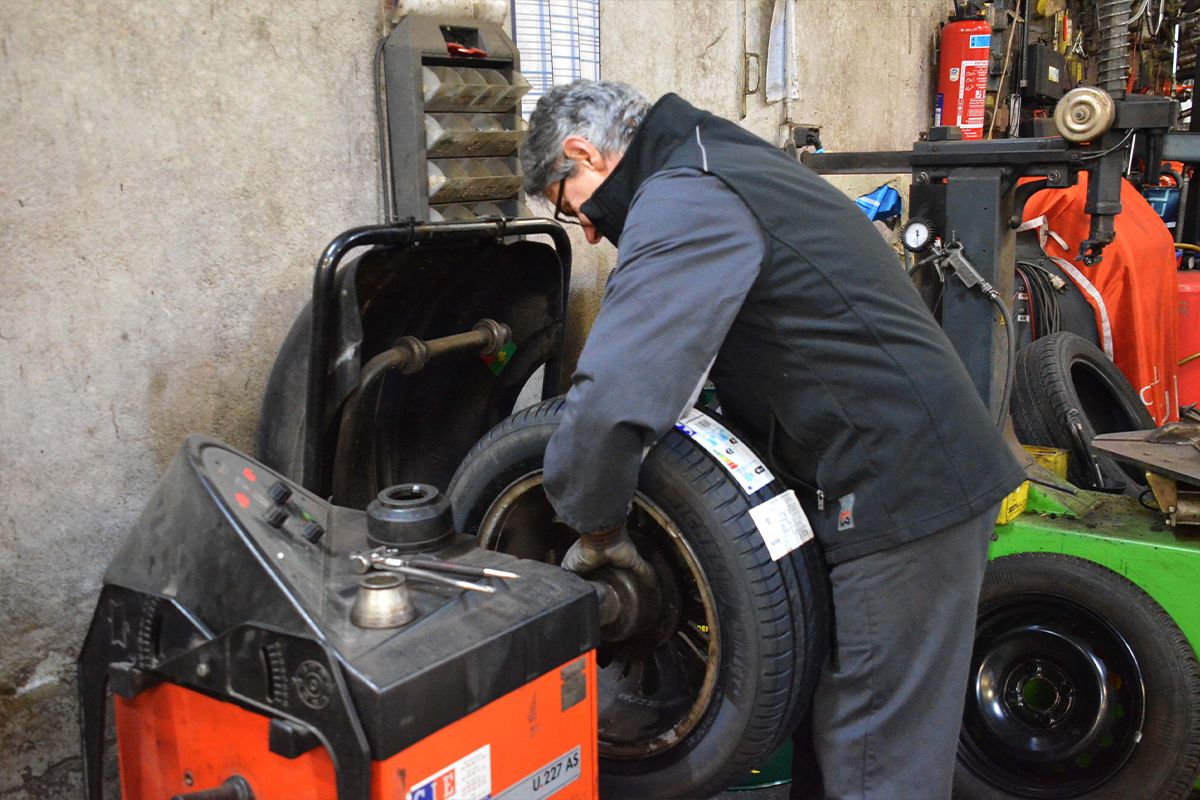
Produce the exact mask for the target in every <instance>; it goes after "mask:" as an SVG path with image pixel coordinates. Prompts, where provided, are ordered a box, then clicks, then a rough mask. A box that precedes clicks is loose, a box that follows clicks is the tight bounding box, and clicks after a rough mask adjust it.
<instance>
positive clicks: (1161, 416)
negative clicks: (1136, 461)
mask: <svg viewBox="0 0 1200 800" xmlns="http://www.w3.org/2000/svg"><path fill="white" fill-rule="evenodd" d="M1087 178H1088V176H1087V174H1086V173H1082V174H1080V176H1079V183H1077V184H1076V185H1075V186H1072V187H1070V188H1067V189H1048V190H1045V191H1041V192H1038V193H1037V194H1035V195H1033V197H1031V198H1030V199H1029V202H1028V203H1026V205H1025V213H1024V216H1025V219H1026V220H1034V219H1037V218H1038V217H1042V216H1044V217H1045V218H1046V224H1047V226H1048V228H1049V230H1050V231H1053V232H1054V233H1055V234H1057V237H1056V236H1047V237H1046V238H1045V243H1044V245H1043V246H1044V247H1045V250H1046V254H1047V255H1049V256H1051V257H1054V258H1060V259H1063V260H1064V261H1067V262H1070V263H1069V265H1067V266H1069V267H1071V268H1072V269H1067V266H1064V265H1062V264H1061V263H1060V266H1062V267H1063V270H1064V271H1065V272H1067V273H1068V274H1069V275H1071V276H1072V278H1073V279H1074V280H1075V283H1076V285H1077V286H1078V287H1079V289H1080V291H1081V292H1083V295H1084V297H1086V298H1087V299H1088V302H1089V303H1091V305H1092V308H1093V310H1095V312H1096V326H1097V328H1098V329H1099V330H1100V341H1101V344H1102V345H1105V344H1107V347H1106V348H1105V349H1106V350H1110V353H1109V355H1110V357H1111V358H1112V359H1113V362H1114V363H1115V364H1116V365H1117V369H1119V370H1121V372H1122V373H1123V374H1124V375H1125V377H1126V378H1128V379H1129V382H1130V383H1132V384H1133V387H1134V388H1135V389H1136V390H1137V391H1138V394H1139V395H1140V396H1141V398H1142V402H1143V403H1145V404H1146V408H1148V409H1149V410H1150V415H1151V416H1152V417H1154V420H1155V421H1156V422H1157V423H1158V424H1160V425H1161V424H1163V423H1164V422H1167V421H1170V420H1174V419H1178V418H1179V417H1178V414H1179V409H1178V405H1179V402H1178V401H1179V393H1178V390H1177V389H1176V379H1177V376H1178V374H1179V367H1178V356H1177V355H1176V353H1177V345H1176V341H1177V338H1178V331H1177V327H1176V306H1177V300H1176V269H1175V244H1174V240H1173V239H1172V237H1171V232H1170V230H1168V228H1167V226H1166V224H1165V223H1164V222H1163V221H1162V219H1161V218H1160V217H1159V216H1158V214H1156V213H1154V209H1152V208H1151V207H1150V204H1149V203H1147V202H1146V200H1145V198H1143V197H1142V195H1141V194H1140V193H1138V190H1137V189H1135V188H1134V187H1133V185H1132V184H1130V183H1129V182H1128V181H1122V183H1121V213H1120V214H1118V215H1117V216H1116V218H1115V227H1116V238H1115V239H1114V240H1113V242H1112V243H1111V244H1110V245H1108V246H1107V247H1105V248H1104V258H1103V260H1102V261H1101V262H1100V263H1099V264H1097V265H1096V266H1094V267H1087V266H1084V265H1083V262H1081V261H1076V260H1075V255H1076V254H1077V253H1078V252H1079V243H1080V242H1082V241H1083V240H1084V239H1086V238H1087V236H1088V228H1089V227H1090V226H1091V216H1090V215H1088V214H1087V213H1086V212H1085V211H1084V210H1083V208H1084V203H1085V202H1086V200H1087ZM1056 238H1057V239H1061V241H1062V244H1060V243H1059V241H1056ZM1064 245H1065V246H1064ZM1089 284H1090V286H1089ZM1092 287H1094V288H1092Z"/></svg>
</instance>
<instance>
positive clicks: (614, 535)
mask: <svg viewBox="0 0 1200 800" xmlns="http://www.w3.org/2000/svg"><path fill="white" fill-rule="evenodd" d="M603 566H613V567H618V568H620V569H628V570H632V571H633V574H634V575H636V576H637V578H638V580H639V581H641V583H642V584H643V585H644V586H648V587H653V586H655V585H657V583H658V580H657V578H656V576H655V574H654V569H653V568H652V567H651V566H650V564H649V563H647V562H646V559H644V558H642V556H641V553H639V552H638V551H637V547H636V546H635V545H634V543H633V540H632V539H630V538H629V531H627V530H625V524H624V523H622V524H620V525H618V526H617V527H615V528H609V529H608V530H603V531H595V532H593V533H581V534H579V541H577V542H575V544H573V545H571V549H570V550H568V551H567V554H566V555H565V556H563V561H562V567H563V569H568V570H570V571H571V572H575V573H578V574H580V575H583V574H585V573H588V572H591V571H593V570H596V569H599V568H600V567H603Z"/></svg>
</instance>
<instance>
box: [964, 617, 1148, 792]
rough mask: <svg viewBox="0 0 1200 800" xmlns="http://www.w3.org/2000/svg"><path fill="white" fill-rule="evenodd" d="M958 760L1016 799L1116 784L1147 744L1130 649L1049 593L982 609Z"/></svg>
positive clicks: (1137, 673)
mask: <svg viewBox="0 0 1200 800" xmlns="http://www.w3.org/2000/svg"><path fill="white" fill-rule="evenodd" d="M971 668H972V672H971V682H970V684H969V686H968V690H967V702H966V709H965V713H964V716H963V729H962V733H961V734H960V739H959V760H960V761H962V762H963V764H964V765H965V766H966V767H967V768H968V769H970V770H971V771H972V772H974V773H975V774H976V775H978V776H980V777H981V778H983V779H984V780H986V781H987V782H988V783H991V784H993V785H994V786H996V787H997V788H1000V789H1003V790H1005V791H1007V792H1010V793H1012V794H1015V795H1017V796H1019V797H1031V798H1068V797H1076V796H1078V795H1081V794H1085V793H1087V792H1088V791H1091V790H1092V789H1094V788H1096V787H1097V786H1100V785H1101V784H1103V783H1104V782H1105V781H1107V780H1109V779H1110V778H1111V777H1112V776H1113V775H1114V774H1115V773H1116V772H1117V771H1118V770H1120V768H1121V767H1122V766H1123V765H1124V764H1125V762H1126V761H1127V760H1128V758H1129V756H1130V755H1131V754H1132V752H1133V749H1134V747H1135V746H1136V744H1137V741H1138V739H1139V738H1140V736H1141V733H1140V731H1141V727H1142V721H1143V719H1144V715H1145V687H1144V685H1143V682H1142V673H1141V670H1140V668H1139V667H1138V663H1137V659H1136V658H1135V656H1134V654H1133V651H1132V650H1131V649H1130V647H1129V644H1128V642H1126V641H1125V639H1124V637H1123V636H1121V634H1120V633H1119V632H1118V631H1116V630H1115V629H1114V628H1113V627H1112V626H1111V625H1109V624H1108V623H1107V622H1105V621H1104V620H1103V619H1101V618H1100V617H1099V616H1098V615H1096V614H1094V613H1093V612H1091V611H1090V610H1088V609H1086V608H1084V607H1083V606H1080V605H1079V604H1077V603H1075V602H1073V601H1070V600H1067V599H1065V598H1062V597H1057V596H1054V595H1046V594H1036V595H1032V594H1031V595H1022V596H1020V597H1015V598H1014V597H1008V598H1002V599H1000V600H997V601H993V602H992V603H990V604H986V605H985V606H984V607H983V608H981V610H980V616H979V622H978V625H977V627H976V633H975V650H974V653H973V655H972V661H971Z"/></svg>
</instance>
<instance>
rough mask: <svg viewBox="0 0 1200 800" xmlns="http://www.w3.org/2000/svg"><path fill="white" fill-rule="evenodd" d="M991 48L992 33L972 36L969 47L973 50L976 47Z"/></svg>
mask: <svg viewBox="0 0 1200 800" xmlns="http://www.w3.org/2000/svg"><path fill="white" fill-rule="evenodd" d="M991 46H992V35H991V34H990V33H980V34H977V35H975V36H972V37H971V39H970V41H969V42H968V43H967V47H970V48H972V49H974V48H976V47H991Z"/></svg>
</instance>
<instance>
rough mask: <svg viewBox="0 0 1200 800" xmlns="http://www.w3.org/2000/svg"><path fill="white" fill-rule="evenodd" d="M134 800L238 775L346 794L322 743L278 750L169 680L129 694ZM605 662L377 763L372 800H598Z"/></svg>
mask: <svg viewBox="0 0 1200 800" xmlns="http://www.w3.org/2000/svg"><path fill="white" fill-rule="evenodd" d="M115 706H116V729H117V746H118V753H119V762H120V769H121V792H122V797H123V798H124V800H165V798H169V797H172V796H174V795H178V794H186V793H188V792H196V791H200V790H202V789H209V788H213V787H216V786H219V785H220V784H221V783H222V782H223V781H224V780H225V779H226V778H228V777H229V776H230V775H240V776H241V777H242V778H244V779H245V780H246V782H247V783H249V784H250V787H251V789H252V790H253V792H254V797H255V800H336V798H337V791H336V789H335V784H334V765H333V761H332V760H331V759H330V757H329V754H328V752H327V751H326V750H325V749H324V748H322V747H319V746H318V747H315V748H314V749H312V750H309V751H308V752H307V753H304V754H303V755H300V756H298V757H297V758H291V759H289V758H285V757H283V756H280V755H276V754H275V753H273V752H271V751H270V750H269V749H268V745H267V737H268V726H269V723H270V720H269V719H268V718H267V717H265V716H262V715H260V714H257V713H255V712H253V711H248V710H246V709H244V708H241V707H240V706H238V705H235V704H233V703H229V702H225V701H222V700H218V699H215V698H212V697H209V696H208V695H205V694H202V693H200V692H196V691H193V690H191V689H187V688H184V687H182V686H179V685H177V684H172V683H162V684H159V685H157V686H155V687H154V688H151V689H148V690H146V691H144V692H142V693H141V694H139V695H137V696H136V697H133V698H132V699H124V698H121V697H117V698H116V699H115ZM596 725H597V720H596V658H595V652H594V651H591V652H588V653H586V654H585V655H583V656H580V657H579V658H576V659H572V660H571V661H570V662H568V663H566V664H563V665H562V666H561V667H559V668H557V669H553V670H550V671H549V672H547V673H545V674H543V675H541V676H540V677H537V678H535V679H533V680H532V681H530V682H529V683H527V684H525V685H524V686H521V687H519V688H517V689H515V690H513V691H511V692H509V693H508V694H505V695H502V696H501V697H499V698H497V699H495V700H493V701H492V702H490V703H488V704H487V705H485V706H483V707H482V708H480V709H478V710H476V711H474V712H472V713H471V714H469V715H467V716H466V717H463V718H462V719H460V720H458V721H457V722H455V723H453V724H451V725H449V726H447V727H445V728H442V729H441V730H438V731H436V732H434V733H433V734H431V735H429V736H427V737H425V738H424V739H422V740H420V741H418V742H416V743H415V744H412V745H410V746H408V747H406V748H405V749H404V750H402V751H400V752H399V753H396V754H395V755H393V756H391V757H390V758H386V759H384V760H376V761H373V762H372V765H371V795H370V797H371V800H487V799H488V798H496V800H500V799H501V798H506V797H508V798H512V799H513V800H595V798H597V797H598V787H597V780H598V770H597V761H596V759H597V749H596V747H597V744H596V730H597V727H596Z"/></svg>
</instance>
